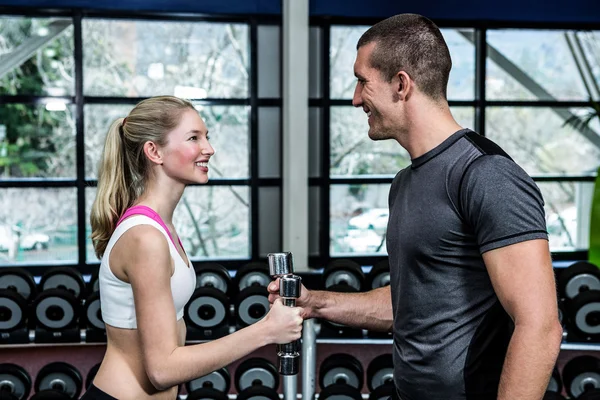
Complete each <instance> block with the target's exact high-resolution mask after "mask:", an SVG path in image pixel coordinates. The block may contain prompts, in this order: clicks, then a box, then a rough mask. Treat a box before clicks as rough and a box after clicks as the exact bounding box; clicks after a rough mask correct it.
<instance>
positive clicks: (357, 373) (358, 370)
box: [319, 353, 364, 391]
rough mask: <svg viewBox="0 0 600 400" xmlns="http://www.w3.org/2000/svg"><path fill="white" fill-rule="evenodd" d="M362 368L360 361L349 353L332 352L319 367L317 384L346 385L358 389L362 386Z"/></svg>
mask: <svg viewBox="0 0 600 400" xmlns="http://www.w3.org/2000/svg"><path fill="white" fill-rule="evenodd" d="M363 376H364V370H363V367H362V364H361V363H360V361H359V360H358V359H357V358H356V357H354V356H351V355H350V354H346V353H338V354H332V355H330V356H329V357H327V358H326V359H325V360H323V362H322V363H321V365H320V367H319V385H320V386H321V389H325V388H327V387H328V386H331V385H348V386H351V387H353V388H355V389H358V390H359V391H360V390H361V389H362V387H363Z"/></svg>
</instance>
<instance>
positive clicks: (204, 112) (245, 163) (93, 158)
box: [85, 104, 250, 179]
mask: <svg viewBox="0 0 600 400" xmlns="http://www.w3.org/2000/svg"><path fill="white" fill-rule="evenodd" d="M132 108H133V106H131V105H96V104H88V105H86V106H85V157H86V160H85V166H86V177H87V178H88V179H95V178H96V177H97V176H98V175H97V171H98V163H99V161H100V157H101V156H102V150H103V146H104V140H105V138H106V133H107V131H108V128H109V127H110V124H111V123H112V122H113V121H114V120H115V119H117V118H121V117H124V116H126V115H127V114H128V113H129V111H130V110H131V109H132ZM196 108H197V109H198V111H199V112H200V115H201V116H202V118H203V119H204V122H205V123H206V126H207V127H208V130H209V136H210V141H211V144H212V146H213V148H214V149H215V155H214V156H213V157H212V158H211V160H210V166H209V168H210V172H209V177H210V178H246V177H248V176H249V174H250V172H249V171H250V168H249V157H248V155H249V124H248V113H249V107H246V106H230V107H226V106H199V105H198V106H196Z"/></svg>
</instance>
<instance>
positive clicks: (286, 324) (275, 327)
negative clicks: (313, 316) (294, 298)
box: [260, 299, 303, 344]
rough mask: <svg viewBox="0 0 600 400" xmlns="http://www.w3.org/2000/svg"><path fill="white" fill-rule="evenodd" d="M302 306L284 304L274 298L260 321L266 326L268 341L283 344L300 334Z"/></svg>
mask: <svg viewBox="0 0 600 400" xmlns="http://www.w3.org/2000/svg"><path fill="white" fill-rule="evenodd" d="M302 312H303V310H302V307H288V306H284V305H283V303H282V301H281V299H276V300H275V301H274V302H273V304H272V306H271V310H270V311H269V313H268V314H267V315H266V316H265V317H264V318H263V319H262V320H261V321H260V322H261V323H263V324H264V326H265V327H266V334H267V335H268V342H269V343H276V344H284V343H290V342H293V341H294V340H297V339H300V336H302V321H303V319H302V317H301V314H302Z"/></svg>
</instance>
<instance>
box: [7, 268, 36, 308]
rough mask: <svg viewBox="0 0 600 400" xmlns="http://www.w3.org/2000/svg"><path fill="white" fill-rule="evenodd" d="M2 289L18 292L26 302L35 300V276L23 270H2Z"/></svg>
mask: <svg viewBox="0 0 600 400" xmlns="http://www.w3.org/2000/svg"><path fill="white" fill-rule="evenodd" d="M0 289H9V290H12V291H14V292H17V293H19V294H20V295H21V296H23V298H24V299H25V301H26V302H30V301H31V300H33V298H34V297H35V295H36V293H37V287H36V285H35V280H34V279H33V276H32V275H31V273H29V271H27V270H25V269H23V268H0Z"/></svg>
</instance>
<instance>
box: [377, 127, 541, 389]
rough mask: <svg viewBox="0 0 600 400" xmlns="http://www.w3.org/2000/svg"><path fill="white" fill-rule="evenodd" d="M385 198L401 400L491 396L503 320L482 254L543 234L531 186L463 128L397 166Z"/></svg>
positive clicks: (506, 325) (507, 323)
mask: <svg viewBox="0 0 600 400" xmlns="http://www.w3.org/2000/svg"><path fill="white" fill-rule="evenodd" d="M389 204H390V217H389V222H388V231H387V249H388V254H389V263H390V273H391V287H392V305H393V311H394V316H395V318H394V365H395V373H394V379H395V383H396V387H397V389H398V393H399V395H400V397H401V399H402V400H455V399H456V400H458V399H468V400H471V399H477V400H484V399H495V398H496V395H497V391H498V384H499V379H500V373H501V370H502V364H503V361H504V357H505V355H506V350H507V347H508V342H509V340H510V336H511V334H512V323H511V320H510V318H509V317H508V315H507V314H506V312H505V311H504V309H503V308H502V306H501V305H500V303H499V301H498V298H497V296H496V294H495V293H494V289H493V287H492V285H491V282H490V278H489V276H488V273H487V270H486V267H485V265H484V263H483V259H482V256H481V255H482V254H483V253H484V252H486V251H489V250H493V249H496V248H499V247H503V246H508V245H510V244H514V243H518V242H522V241H526V240H532V239H546V240H547V239H548V235H547V232H546V223H545V218H544V207H543V206H544V203H543V199H542V196H541V193H540V191H539V189H538V187H537V186H536V184H535V183H534V182H533V180H532V179H531V178H530V177H529V176H528V175H527V174H526V173H525V172H524V171H523V170H522V169H521V168H520V167H519V166H518V165H517V164H516V163H515V162H514V161H513V160H512V159H511V158H510V157H509V156H508V155H507V154H506V153H505V152H504V151H503V150H502V149H501V148H500V147H498V146H497V145H496V144H495V143H493V142H491V141H490V140H488V139H486V138H485V137H483V136H481V135H479V134H477V133H475V132H473V131H470V130H467V129H465V130H461V131H458V132H456V133H454V134H453V135H452V136H450V137H449V138H448V139H447V140H445V141H444V142H443V143H442V144H440V145H439V146H438V147H436V148H434V149H433V150H431V151H429V152H427V153H426V154H424V155H422V156H420V157H418V158H416V159H414V160H412V165H411V166H410V167H408V168H406V169H404V170H402V171H400V172H399V173H398V175H396V177H395V178H394V181H393V183H392V187H391V189H390V197H389Z"/></svg>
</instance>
